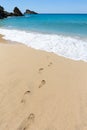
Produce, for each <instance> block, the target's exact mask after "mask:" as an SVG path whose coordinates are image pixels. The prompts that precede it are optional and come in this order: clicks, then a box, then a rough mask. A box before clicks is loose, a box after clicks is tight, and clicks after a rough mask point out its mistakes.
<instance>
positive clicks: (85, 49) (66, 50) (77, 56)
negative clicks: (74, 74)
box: [0, 29, 87, 61]
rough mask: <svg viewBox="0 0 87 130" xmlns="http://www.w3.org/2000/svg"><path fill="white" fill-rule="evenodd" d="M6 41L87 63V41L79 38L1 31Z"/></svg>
mask: <svg viewBox="0 0 87 130" xmlns="http://www.w3.org/2000/svg"><path fill="white" fill-rule="evenodd" d="M0 34H2V35H4V37H3V38H4V39H6V40H11V41H16V42H20V43H23V44H25V45H27V46H29V47H32V48H35V49H40V50H44V51H48V52H53V53H55V54H57V55H61V56H64V57H66V58H70V59H73V60H83V61H87V41H86V40H82V39H79V38H74V37H69V36H63V35H56V34H55V35H53V34H40V33H35V32H26V31H20V30H9V29H0Z"/></svg>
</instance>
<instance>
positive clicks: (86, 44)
mask: <svg viewBox="0 0 87 130" xmlns="http://www.w3.org/2000/svg"><path fill="white" fill-rule="evenodd" d="M0 34H2V35H4V39H6V40H12V41H16V42H19V43H22V44H25V45H27V46H29V47H32V48H35V49H40V50H44V51H48V52H53V53H55V54H57V55H61V56H64V57H66V58H70V59H73V60H83V61H86V62H87V14H38V15H26V16H23V17H9V18H7V19H3V20H0Z"/></svg>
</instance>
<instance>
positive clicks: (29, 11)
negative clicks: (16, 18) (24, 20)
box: [24, 9, 37, 14]
mask: <svg viewBox="0 0 87 130" xmlns="http://www.w3.org/2000/svg"><path fill="white" fill-rule="evenodd" d="M24 14H37V13H36V12H35V11H31V10H29V9H26V11H25V13H24Z"/></svg>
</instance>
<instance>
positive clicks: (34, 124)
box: [0, 41, 87, 130]
mask: <svg viewBox="0 0 87 130" xmlns="http://www.w3.org/2000/svg"><path fill="white" fill-rule="evenodd" d="M3 42H4V41H3ZM1 43H2V41H1ZM0 130H87V63H85V62H80V61H73V60H69V59H66V58H63V57H59V56H57V55H54V54H52V53H47V52H43V51H37V50H34V49H31V48H28V47H26V46H24V45H19V44H0Z"/></svg>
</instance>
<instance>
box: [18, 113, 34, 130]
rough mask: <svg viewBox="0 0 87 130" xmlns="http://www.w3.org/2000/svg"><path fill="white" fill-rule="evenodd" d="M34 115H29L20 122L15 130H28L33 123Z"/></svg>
mask: <svg viewBox="0 0 87 130" xmlns="http://www.w3.org/2000/svg"><path fill="white" fill-rule="evenodd" d="M34 120H35V115H34V113H31V114H30V115H29V116H28V117H27V118H26V119H25V120H23V121H22V123H21V124H20V126H19V127H18V128H17V130H27V129H29V127H30V125H31V124H32V123H34Z"/></svg>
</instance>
